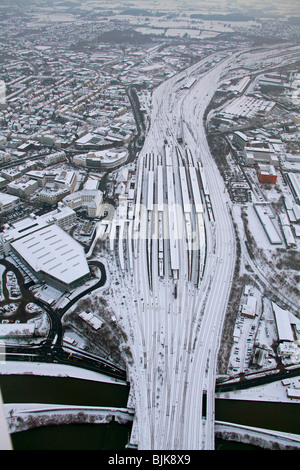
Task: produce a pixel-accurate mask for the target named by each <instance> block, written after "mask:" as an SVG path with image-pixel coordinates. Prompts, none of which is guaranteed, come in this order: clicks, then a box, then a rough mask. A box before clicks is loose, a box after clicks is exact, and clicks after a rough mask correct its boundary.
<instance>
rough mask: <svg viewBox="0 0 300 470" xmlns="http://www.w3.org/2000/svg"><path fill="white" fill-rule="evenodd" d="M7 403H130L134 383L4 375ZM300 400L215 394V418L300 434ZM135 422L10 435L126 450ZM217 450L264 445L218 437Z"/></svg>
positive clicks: (22, 442)
mask: <svg viewBox="0 0 300 470" xmlns="http://www.w3.org/2000/svg"><path fill="white" fill-rule="evenodd" d="M0 387H1V391H2V396H3V401H4V403H51V404H73V405H86V406H113V407H126V405H127V400H128V394H129V388H128V387H127V386H124V385H120V384H111V383H104V382H97V381H91V380H82V379H73V378H66V377H43V376H33V375H28V376H26V375H25V376H23V375H22V376H21V375H3V376H0ZM299 417H300V413H299V405H298V404H292V403H270V402H255V401H252V402H250V401H242V400H227V399H217V400H216V420H219V421H228V422H232V423H238V424H245V425H249V426H258V427H262V428H267V429H274V430H278V431H285V432H291V433H296V434H300V420H299ZM130 433H131V424H128V425H120V424H118V423H116V422H112V423H109V424H69V425H57V426H47V427H39V428H36V429H31V430H28V431H24V432H20V433H14V434H12V435H11V437H12V443H13V447H14V449H15V450H31V449H32V450H124V449H125V446H126V444H127V442H128V440H129V437H130ZM215 448H216V450H226V449H230V450H232V449H235V450H248V449H253V450H259V448H257V447H254V446H249V445H244V444H241V443H235V442H225V441H222V440H220V439H217V440H216V443H215Z"/></svg>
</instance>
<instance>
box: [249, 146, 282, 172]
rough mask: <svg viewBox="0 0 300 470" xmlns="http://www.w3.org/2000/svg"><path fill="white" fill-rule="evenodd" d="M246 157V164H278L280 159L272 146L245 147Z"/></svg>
mask: <svg viewBox="0 0 300 470" xmlns="http://www.w3.org/2000/svg"><path fill="white" fill-rule="evenodd" d="M244 159H245V164H246V165H254V164H256V163H258V162H261V163H269V164H270V165H274V166H276V167H277V166H278V165H279V159H278V157H277V155H276V154H275V153H274V152H273V150H272V149H271V148H270V147H267V148H263V147H253V146H252V147H247V146H246V147H244Z"/></svg>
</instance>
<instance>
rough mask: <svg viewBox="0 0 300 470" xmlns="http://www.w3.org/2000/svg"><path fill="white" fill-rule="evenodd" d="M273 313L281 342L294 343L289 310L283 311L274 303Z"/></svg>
mask: <svg viewBox="0 0 300 470" xmlns="http://www.w3.org/2000/svg"><path fill="white" fill-rule="evenodd" d="M272 307H273V312H274V316H275V321H276V325H277V332H278V337H279V340H280V341H294V336H293V332H292V328H291V322H290V314H289V311H288V310H283V309H282V308H281V307H279V306H278V305H277V304H275V303H274V302H272Z"/></svg>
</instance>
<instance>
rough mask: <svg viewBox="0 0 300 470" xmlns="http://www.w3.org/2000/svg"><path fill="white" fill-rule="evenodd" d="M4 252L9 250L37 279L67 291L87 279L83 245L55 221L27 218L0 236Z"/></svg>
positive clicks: (88, 273) (88, 274)
mask: <svg viewBox="0 0 300 470" xmlns="http://www.w3.org/2000/svg"><path fill="white" fill-rule="evenodd" d="M1 238H2V245H3V250H4V253H5V254H6V255H9V254H10V253H11V252H12V254H13V255H15V256H16V257H17V258H18V260H20V262H21V263H22V264H23V265H24V266H25V268H26V269H28V270H29V271H30V272H31V273H32V275H33V277H34V278H36V279H37V280H38V281H39V282H46V283H47V284H49V285H50V286H52V287H55V288H56V289H59V290H61V291H62V292H65V291H67V292H71V291H72V290H73V289H75V288H76V287H78V286H80V285H82V284H84V283H85V282H86V281H87V280H88V279H89V278H90V270H89V266H88V263H87V260H86V257H85V253H84V249H83V247H82V246H81V245H80V244H79V243H78V242H76V241H75V240H74V239H73V238H72V237H71V236H70V235H68V234H67V233H66V232H65V231H64V230H63V229H62V228H60V227H59V226H58V225H56V224H55V223H50V224H49V223H48V222H47V220H46V219H45V218H42V217H35V216H32V217H28V218H26V219H23V220H22V221H20V222H17V223H15V224H13V225H12V226H11V227H10V228H8V229H7V230H5V231H4V232H3V234H2V236H1Z"/></svg>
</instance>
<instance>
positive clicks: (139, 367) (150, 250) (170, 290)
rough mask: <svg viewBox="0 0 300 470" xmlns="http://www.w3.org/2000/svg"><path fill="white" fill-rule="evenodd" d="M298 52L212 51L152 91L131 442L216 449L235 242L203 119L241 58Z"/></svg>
mask: <svg viewBox="0 0 300 470" xmlns="http://www.w3.org/2000/svg"><path fill="white" fill-rule="evenodd" d="M298 52H299V50H298V49H297V50H296V48H292V49H291V55H290V57H288V56H289V55H288V54H287V50H286V49H285V50H282V51H279V50H276V49H275V48H269V49H268V48H267V49H266V50H259V49H257V50H256V51H245V52H244V53H243V52H241V51H238V52H234V53H230V52H227V53H225V52H224V53H222V54H220V53H219V54H214V55H212V56H209V57H206V58H205V59H203V60H202V61H200V62H198V63H197V64H194V65H193V66H191V67H189V68H188V69H187V70H185V71H183V72H181V73H179V74H177V75H176V76H174V77H172V78H170V79H169V80H167V81H166V82H164V83H162V84H161V85H160V86H159V87H158V88H156V89H155V90H154V92H153V95H152V114H151V125H150V128H149V131H148V133H147V135H146V137H145V142H144V146H143V148H142V150H141V152H140V155H139V159H138V163H137V173H136V193H135V206H134V217H133V219H132V221H131V222H130V223H129V224H128V227H127V229H128V236H127V245H126V250H127V259H128V260H129V264H130V266H129V268H130V269H129V271H130V273H131V278H132V291H129V292H130V295H128V296H127V297H128V298H127V301H126V307H125V306H124V308H123V310H122V320H123V325H126V322H127V326H128V333H129V344H130V348H131V351H132V356H133V363H134V364H135V365H134V367H133V368H132V369H131V370H129V378H130V381H131V387H132V390H133V394H134V399H135V411H136V428H135V435H134V437H133V441H134V442H133V444H135V443H136V445H137V446H138V448H139V449H141V450H142V449H155V450H160V449H164V450H168V449H172V450H179V449H186V450H188V449H194V450H210V449H213V448H214V419H215V411H214V401H215V385H216V376H215V374H216V360H217V355H218V351H219V345H220V338H221V334H222V326H223V321H224V316H225V313H226V308H227V303H228V299H229V295H230V290H231V287H232V278H233V272H234V267H235V259H236V240H235V233H234V229H233V224H232V220H231V216H230V212H229V207H230V200H229V196H228V194H227V192H226V190H225V186H224V182H223V179H222V177H221V175H220V173H219V170H218V168H217V166H216V164H215V162H214V160H213V158H212V156H211V154H210V150H209V146H208V143H207V139H206V134H205V124H204V122H203V117H204V113H205V110H206V109H207V106H208V105H209V103H210V101H211V99H212V97H213V95H214V93H215V91H216V89H217V88H218V87H219V86H220V84H221V83H222V81H224V80H226V78H227V77H228V75H229V76H230V74H234V73H241V72H236V71H239V70H240V68H241V64H242V62H243V61H244V63H245V64H247V66H250V65H251V66H253V65H255V66H256V67H259V66H261V68H262V69H263V68H264V67H270V66H271V64H274V63H276V64H277V65H279V64H280V63H281V62H280V61H282V60H283V57H287V59H286V60H287V61H288V60H290V59H291V57H294V60H296V57H297V54H298ZM281 54H282V55H281ZM122 276H123V275H121V274H120V275H119V281H120V282H125V281H124V279H122ZM123 277H124V276H123ZM125 288H129V285H127V284H126V287H125V284H124V289H125ZM118 290H120V288H119V287H118ZM114 295H115V296H116V297H115V300H116V301H117V295H116V292H115V294H114V293H113V297H114ZM126 312H128V313H127V314H126ZM126 315H127V316H126ZM124 318H125V319H124Z"/></svg>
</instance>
